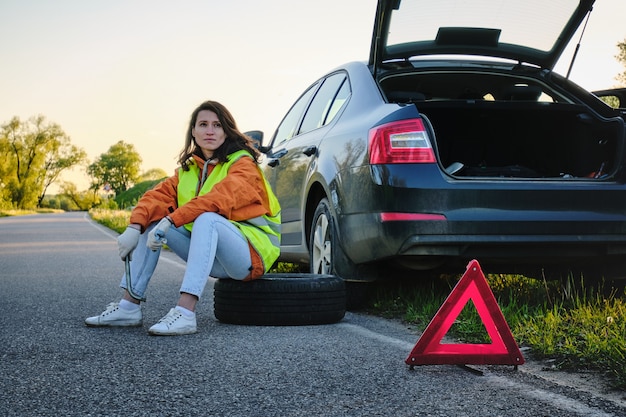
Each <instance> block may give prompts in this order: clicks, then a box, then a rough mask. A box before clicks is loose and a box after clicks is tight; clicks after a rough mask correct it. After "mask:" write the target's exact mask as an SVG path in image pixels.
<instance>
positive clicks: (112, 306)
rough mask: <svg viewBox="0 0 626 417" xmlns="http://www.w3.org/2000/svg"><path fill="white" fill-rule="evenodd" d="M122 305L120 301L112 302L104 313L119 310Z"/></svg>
mask: <svg viewBox="0 0 626 417" xmlns="http://www.w3.org/2000/svg"><path fill="white" fill-rule="evenodd" d="M119 306H120V303H118V302H112V303H109V305H108V306H107V308H106V310H104V313H102V314H109V313H112V312H113V311H115V310H117V309H118V308H119Z"/></svg>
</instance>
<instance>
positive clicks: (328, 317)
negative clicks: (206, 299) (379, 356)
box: [214, 274, 346, 326]
mask: <svg viewBox="0 0 626 417" xmlns="http://www.w3.org/2000/svg"><path fill="white" fill-rule="evenodd" d="M214 313H215V317H216V318H217V319H218V320H219V321H221V322H223V323H230V324H246V325H256V326H299V325H314V324H330V323H336V322H338V321H339V320H341V319H342V318H343V317H344V315H345V314H346V286H345V283H344V281H343V280H342V279H341V278H339V277H336V276H334V275H318V274H266V275H263V276H262V277H261V278H259V279H255V280H253V281H237V280H234V279H219V280H217V282H216V283H215V287H214Z"/></svg>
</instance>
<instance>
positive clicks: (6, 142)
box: [0, 115, 86, 209]
mask: <svg viewBox="0 0 626 417" xmlns="http://www.w3.org/2000/svg"><path fill="white" fill-rule="evenodd" d="M0 156H1V157H2V161H3V162H2V164H1V165H0V175H1V177H0V178H1V180H0V188H1V190H0V196H1V197H2V198H3V200H5V202H9V203H10V204H11V205H12V206H13V207H15V208H18V209H28V208H33V207H35V206H38V205H39V204H41V202H42V201H43V198H44V197H45V194H46V191H47V189H48V187H49V186H50V185H51V184H53V183H54V182H55V181H56V180H57V179H58V178H59V175H60V174H61V173H62V172H63V171H65V170H67V169H69V168H72V167H73V166H75V165H78V164H81V163H83V162H84V161H85V159H86V153H85V151H83V150H82V149H80V148H78V147H76V146H74V145H72V144H71V142H70V138H69V137H68V136H67V135H66V134H65V133H64V132H63V130H62V129H61V127H60V126H59V125H58V124H56V123H51V122H46V119H45V117H44V116H42V115H39V116H34V117H31V118H30V119H28V120H27V121H26V122H23V121H21V120H20V119H19V118H18V117H14V118H13V119H11V121H10V122H8V123H6V124H4V125H2V128H1V131H0Z"/></svg>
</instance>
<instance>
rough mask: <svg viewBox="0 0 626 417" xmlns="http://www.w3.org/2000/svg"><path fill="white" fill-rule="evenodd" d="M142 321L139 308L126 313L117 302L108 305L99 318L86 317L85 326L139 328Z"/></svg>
mask: <svg viewBox="0 0 626 417" xmlns="http://www.w3.org/2000/svg"><path fill="white" fill-rule="evenodd" d="M142 319H143V316H142V314H141V308H138V309H137V310H136V311H127V310H124V309H123V308H120V303H119V302H115V303H111V304H109V305H108V306H107V308H106V310H104V312H103V313H102V314H100V315H99V316H93V317H87V318H86V319H85V324H86V325H87V326H92V327H103V326H110V327H130V326H141V322H142Z"/></svg>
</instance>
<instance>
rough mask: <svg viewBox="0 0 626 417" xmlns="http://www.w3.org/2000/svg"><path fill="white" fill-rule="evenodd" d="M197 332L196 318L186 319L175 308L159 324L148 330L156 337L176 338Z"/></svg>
mask: <svg viewBox="0 0 626 417" xmlns="http://www.w3.org/2000/svg"><path fill="white" fill-rule="evenodd" d="M197 331H198V330H197V327H196V316H195V315H194V316H193V317H186V316H185V315H184V314H183V313H182V312H180V311H179V310H177V309H175V308H172V309H171V310H170V311H169V313H167V314H166V315H165V317H163V318H162V319H161V320H159V322H158V323H157V324H155V325H154V326H152V327H150V329H148V333H150V334H152V335H156V336H176V335H181V334H192V333H195V332H197Z"/></svg>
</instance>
